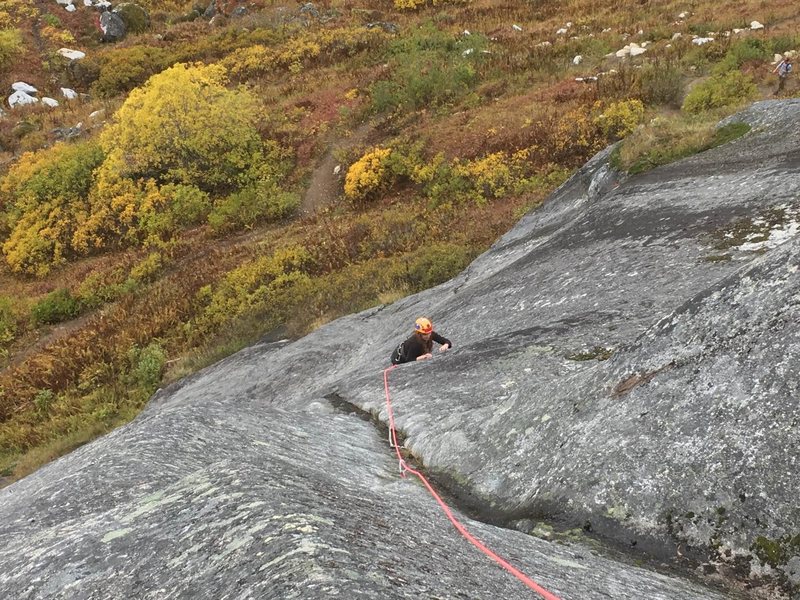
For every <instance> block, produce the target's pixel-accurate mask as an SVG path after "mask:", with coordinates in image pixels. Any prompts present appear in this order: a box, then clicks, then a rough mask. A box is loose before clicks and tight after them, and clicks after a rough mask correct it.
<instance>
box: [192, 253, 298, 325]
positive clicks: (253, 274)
mask: <svg viewBox="0 0 800 600" xmlns="http://www.w3.org/2000/svg"><path fill="white" fill-rule="evenodd" d="M311 266H312V259H311V255H310V254H309V252H308V251H307V250H306V249H305V248H302V247H299V246H292V247H288V248H281V249H278V250H276V251H275V252H274V253H273V254H271V255H267V256H261V257H259V258H256V259H255V260H253V261H250V262H247V263H245V264H243V265H241V266H240V267H238V268H236V269H234V270H233V271H231V272H230V273H228V275H226V276H225V278H224V279H223V280H222V281H221V282H220V283H219V285H218V286H217V287H216V289H213V290H212V289H211V287H205V288H203V289H202V290H201V291H200V293H199V295H198V299H199V300H200V301H201V302H202V303H203V304H204V305H205V308H204V309H203V312H202V313H201V315H200V316H199V318H198V319H197V325H198V327H199V328H200V329H201V330H208V329H209V328H217V327H219V326H220V325H222V324H224V323H228V322H231V321H235V320H236V319H237V318H239V317H241V316H244V315H248V314H252V313H253V312H254V311H263V312H265V313H270V312H271V313H272V314H271V315H270V316H269V317H266V318H271V319H272V320H274V321H275V324H276V325H277V324H278V323H279V322H280V319H281V318H286V317H287V316H288V315H287V314H286V312H285V310H286V306H287V303H286V302H285V298H284V296H285V295H286V293H287V292H288V293H290V294H291V292H293V291H294V289H295V288H298V287H300V288H302V287H303V286H304V284H306V283H307V282H308V281H309V276H308V271H309V269H310V268H311Z"/></svg>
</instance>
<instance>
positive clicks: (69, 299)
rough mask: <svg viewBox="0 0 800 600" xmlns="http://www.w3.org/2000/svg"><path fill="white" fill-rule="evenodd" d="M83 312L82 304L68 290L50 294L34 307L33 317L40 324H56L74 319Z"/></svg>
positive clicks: (32, 310) (63, 289)
mask: <svg viewBox="0 0 800 600" xmlns="http://www.w3.org/2000/svg"><path fill="white" fill-rule="evenodd" d="M80 312H81V306H80V302H79V301H78V299H77V298H75V297H74V296H73V295H72V294H71V293H70V291H69V290H68V289H65V288H62V289H60V290H56V291H54V292H50V293H49V294H47V295H46V296H45V297H44V298H42V299H41V300H39V302H37V303H36V304H34V305H33V308H32V309H31V316H32V317H33V320H34V321H35V322H36V323H38V324H45V323H47V324H54V323H61V322H62V321H69V320H70V319H74V318H75V317H77V316H78V314H80Z"/></svg>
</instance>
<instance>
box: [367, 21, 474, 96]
mask: <svg viewBox="0 0 800 600" xmlns="http://www.w3.org/2000/svg"><path fill="white" fill-rule="evenodd" d="M485 46H486V39H485V38H484V37H483V36H480V35H472V36H470V37H469V45H467V42H465V41H463V40H457V39H455V38H454V37H453V36H452V35H451V34H449V33H447V32H443V31H439V30H437V29H436V27H435V26H433V25H432V24H431V23H428V24H426V25H424V26H423V27H421V28H419V29H417V30H416V31H414V32H413V33H412V34H411V35H410V36H408V37H406V38H402V39H399V40H396V41H394V42H392V43H391V45H390V47H389V61H388V64H389V67H390V77H389V79H387V80H382V81H378V82H376V83H374V84H373V85H372V87H371V88H370V93H371V96H372V108H373V110H374V111H376V112H384V111H387V110H395V109H401V110H416V109H419V108H422V107H430V106H437V105H442V104H445V103H448V102H454V101H456V100H458V99H460V98H462V97H463V96H465V95H466V93H467V92H468V91H469V90H470V89H471V88H472V86H473V85H474V84H475V83H476V82H477V80H478V77H477V74H476V70H475V66H474V65H475V63H476V61H479V60H480V57H481V56H482V54H481V50H482V49H484V48H485ZM466 51H469V52H467V53H466V54H465V52H466Z"/></svg>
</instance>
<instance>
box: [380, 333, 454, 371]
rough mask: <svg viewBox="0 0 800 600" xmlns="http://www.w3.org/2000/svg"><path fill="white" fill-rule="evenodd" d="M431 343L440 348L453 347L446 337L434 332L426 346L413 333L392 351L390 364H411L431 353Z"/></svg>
mask: <svg viewBox="0 0 800 600" xmlns="http://www.w3.org/2000/svg"><path fill="white" fill-rule="evenodd" d="M433 342H436V343H437V344H441V345H442V346H444V345H445V344H447V345H448V346H450V347H451V348H452V347H453V343H452V342H451V341H450V340H448V339H447V338H446V337H442V336H441V335H439V334H438V333H436V332H435V331H434V332H433V333H432V334H431V339H430V342H429V343H428V344H426V343H425V340H423V339H422V338H421V337H420V336H418V335H417V334H416V333H414V334H412V335H411V337H410V338H408V339H407V340H406V341H405V342H403V343H402V344H400V345H399V346H398V347H397V348H395V349H394V352H392V364H393V365H399V364H401V363H407V362H413V361H415V360H417V359H418V358H419V357H420V356H422V355H423V354H427V353H428V352H430V351H431V348H432V347H433Z"/></svg>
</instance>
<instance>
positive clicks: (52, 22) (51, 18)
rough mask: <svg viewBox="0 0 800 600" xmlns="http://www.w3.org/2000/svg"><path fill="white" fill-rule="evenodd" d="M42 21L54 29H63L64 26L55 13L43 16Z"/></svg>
mask: <svg viewBox="0 0 800 600" xmlns="http://www.w3.org/2000/svg"><path fill="white" fill-rule="evenodd" d="M42 21H44V22H45V24H47V25H49V26H50V27H53V28H54V29H61V28H62V27H63V26H64V25H63V24H62V23H61V19H59V18H58V17H57V16H55V15H54V14H53V13H46V14H44V15H42Z"/></svg>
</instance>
